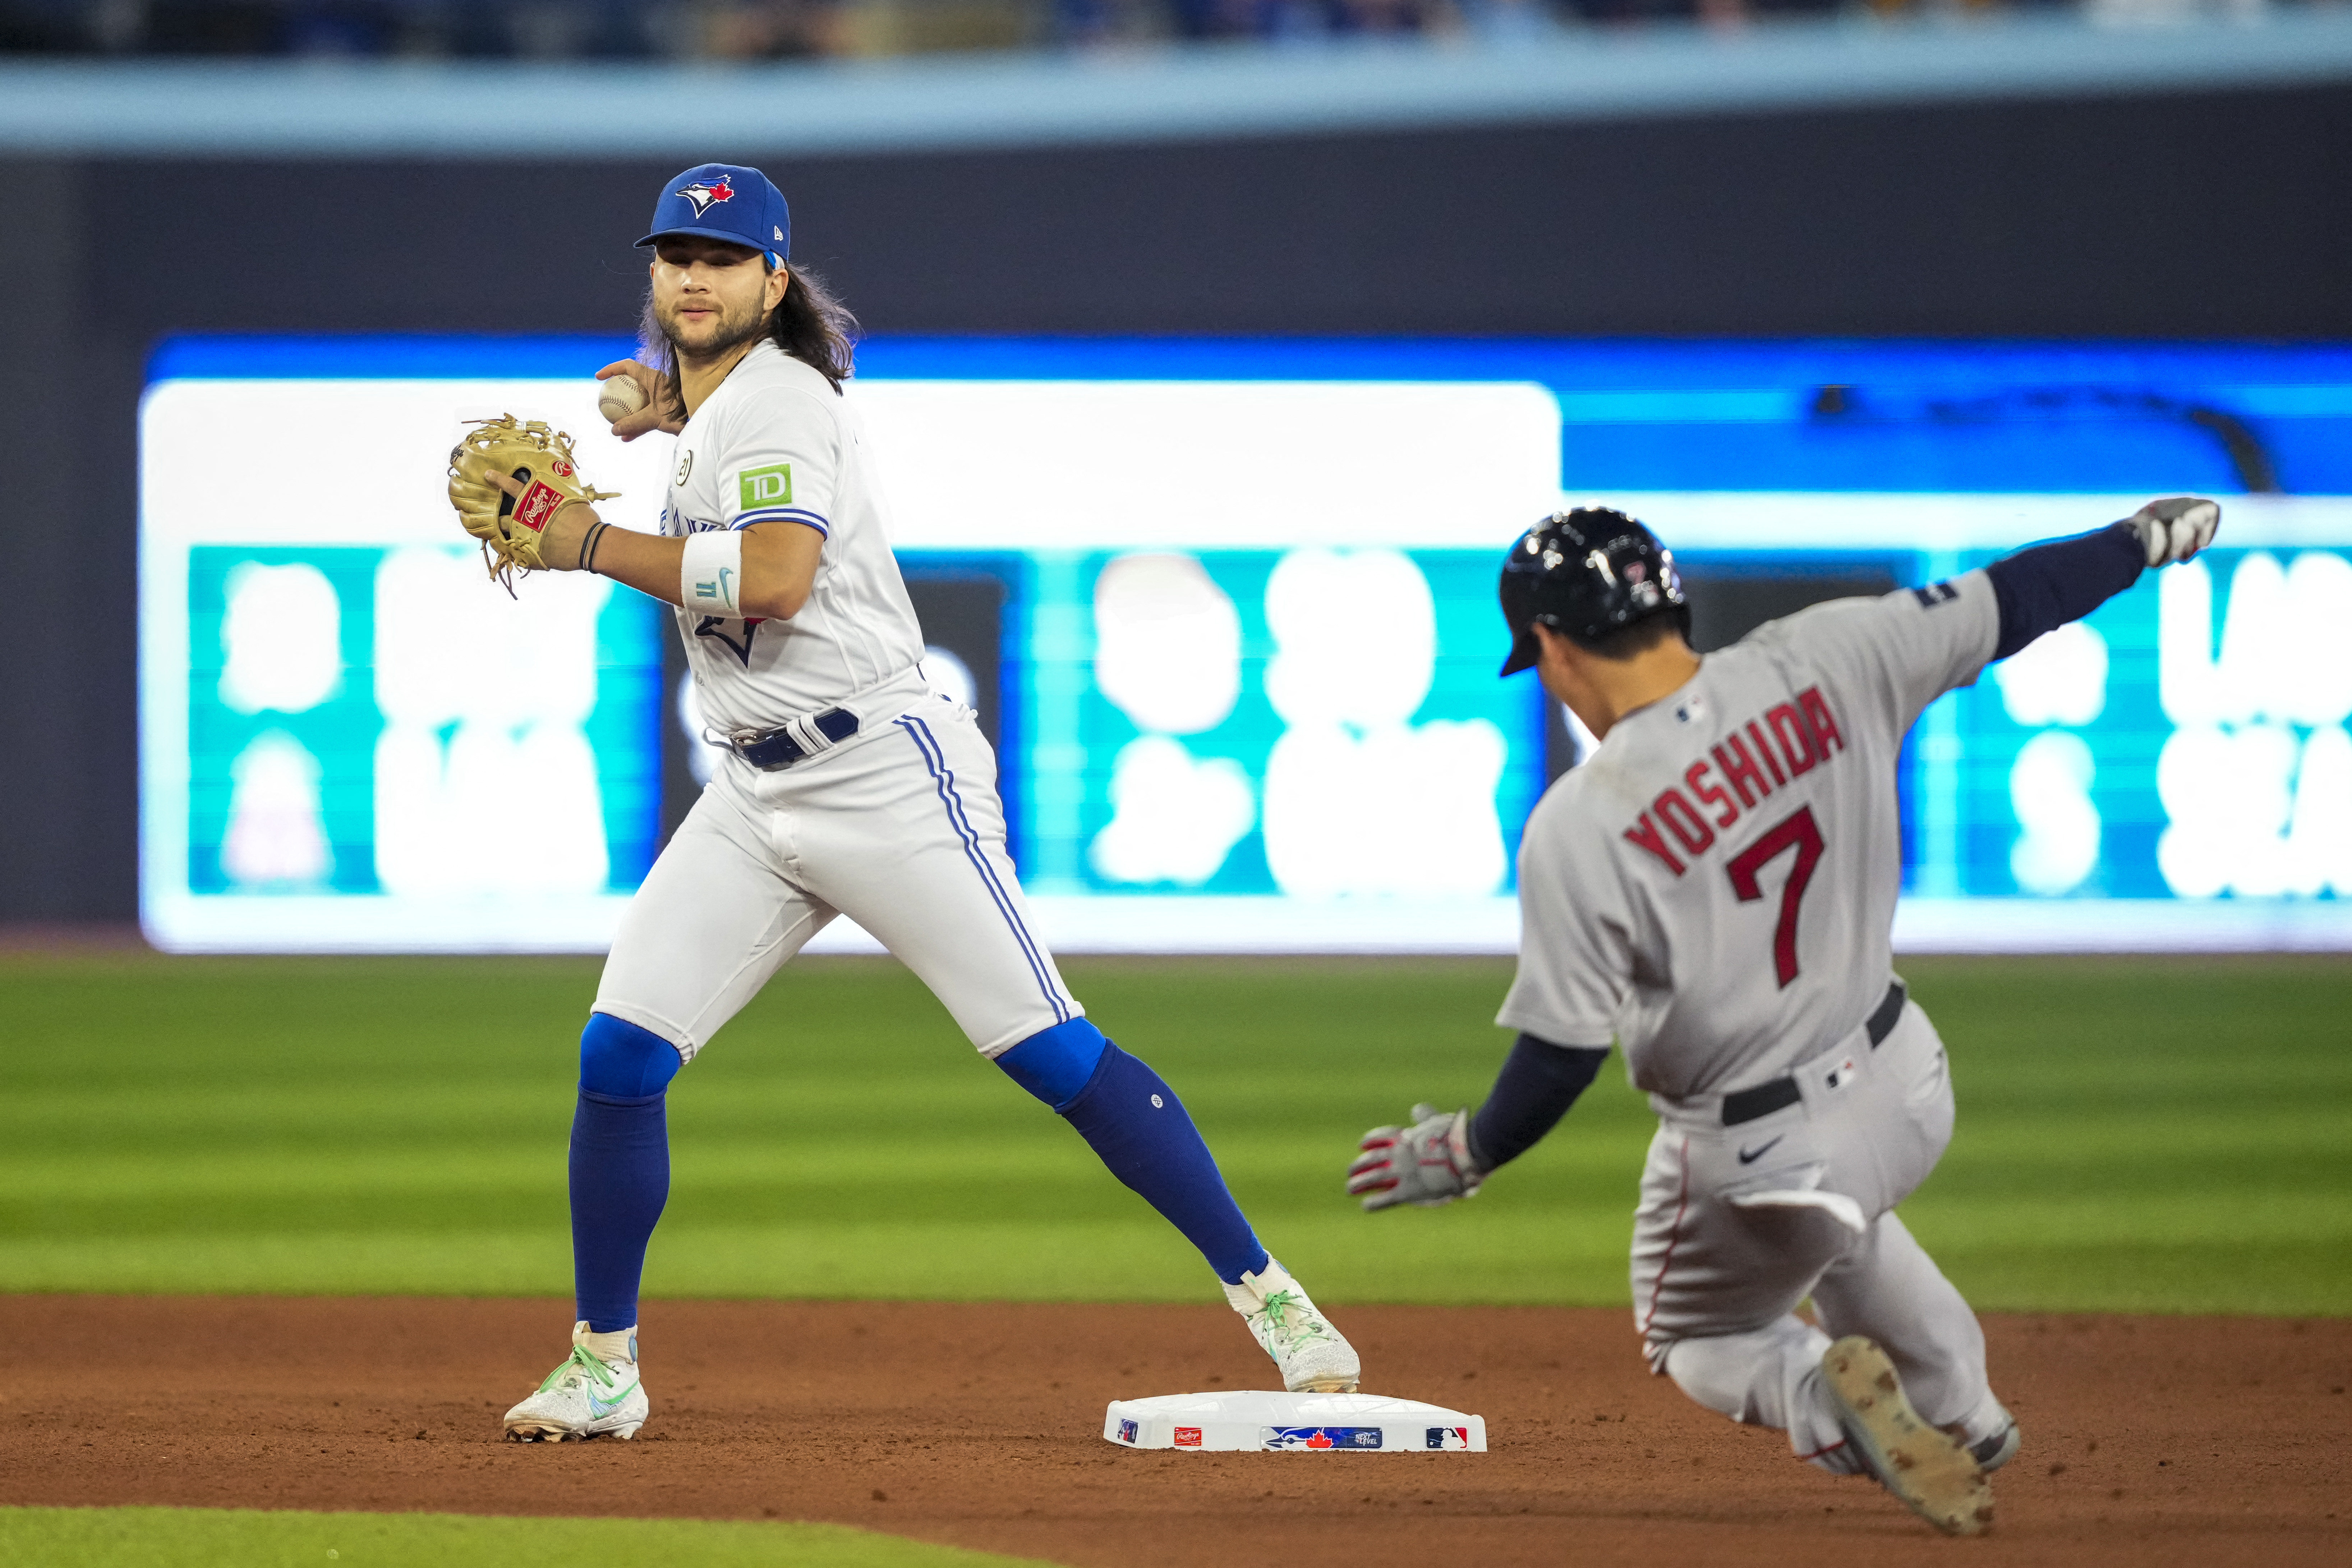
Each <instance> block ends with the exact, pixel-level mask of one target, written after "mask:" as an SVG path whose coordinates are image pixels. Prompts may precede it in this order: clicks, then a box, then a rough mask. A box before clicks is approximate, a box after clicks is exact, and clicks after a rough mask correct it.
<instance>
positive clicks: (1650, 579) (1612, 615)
mask: <svg viewBox="0 0 2352 1568" xmlns="http://www.w3.org/2000/svg"><path fill="white" fill-rule="evenodd" d="M1502 594H1503V618H1504V619H1505V620H1507V621H1508V622H1509V623H1510V625H1511V657H1510V658H1508V659H1506V660H1505V661H1504V663H1503V673H1504V674H1505V675H1514V674H1517V672H1518V671H1520V670H1522V669H1525V668H1528V667H1529V666H1530V665H1532V664H1534V663H1535V661H1536V654H1537V652H1538V645H1537V642H1536V634H1535V628H1536V626H1538V624H1541V625H1543V626H1549V627H1551V629H1552V630H1554V631H1556V632H1561V633H1565V634H1566V635H1567V636H1569V637H1574V638H1575V639H1576V640H1577V641H1579V642H1587V643H1590V642H1598V641H1600V640H1601V638H1602V637H1607V636H1608V635H1609V634H1610V633H1612V632H1619V631H1623V630H1624V629H1625V628H1626V627H1627V626H1632V625H1633V624H1634V623H1635V622H1637V621H1645V620H1647V619H1649V618H1650V617H1651V616H1655V615H1663V614H1665V613H1667V612H1669V611H1671V612H1673V613H1674V614H1675V615H1676V616H1680V617H1681V618H1682V627H1683V635H1684V636H1685V637H1688V636H1689V635H1690V603H1689V601H1688V600H1687V599H1686V598H1685V596H1684V595H1683V580H1682V577H1681V576H1680V574H1677V573H1676V572H1675V556H1674V552H1672V551H1670V550H1668V549H1667V548H1666V547H1665V546H1664V545H1663V544H1661V543H1659V542H1658V536H1657V535H1656V534H1654V533H1652V532H1651V531H1649V530H1648V529H1647V528H1644V527H1643V525H1642V524H1641V523H1640V522H1639V521H1635V520H1634V519H1633V518H1631V517H1628V516H1626V515H1625V514H1624V513H1623V512H1622V511H1618V510H1615V509H1614V508H1612V507H1605V506H1580V507H1578V508H1576V509H1574V510H1570V511H1556V512H1554V513H1552V514H1551V515H1550V516H1549V517H1548V518H1546V519H1544V520H1543V521H1541V522H1539V523H1538V524H1536V525H1535V526H1534V527H1533V528H1531V529H1529V530H1528V531H1526V532H1525V533H1522V534H1521V535H1519V537H1518V540H1517V542H1515V543H1514V544H1513V545H1512V546H1511V552H1510V553H1509V554H1508V555H1507V556H1505V557H1504V558H1503V588H1502Z"/></svg>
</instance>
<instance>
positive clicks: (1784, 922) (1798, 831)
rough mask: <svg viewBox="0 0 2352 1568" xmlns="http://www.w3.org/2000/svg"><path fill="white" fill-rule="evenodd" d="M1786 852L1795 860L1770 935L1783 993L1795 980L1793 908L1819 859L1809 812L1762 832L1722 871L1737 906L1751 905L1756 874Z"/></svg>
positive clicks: (1818, 839) (1759, 893) (1818, 836)
mask: <svg viewBox="0 0 2352 1568" xmlns="http://www.w3.org/2000/svg"><path fill="white" fill-rule="evenodd" d="M1790 849H1793V850H1795V851H1796V852H1797V858H1796V861H1795V863H1794V864H1792V865H1791V866H1790V868H1789V879H1788V880H1787V881H1786V882H1783V883H1782V884H1781V885H1780V924H1779V925H1778V926H1776V927H1775V928H1774V929H1773V931H1772V970H1773V973H1776V974H1778V975H1779V976H1780V984H1781V986H1782V988H1784V989H1785V988H1786V987H1787V985H1788V984H1789V982H1790V981H1791V980H1794V979H1795V978H1796V977H1797V906H1798V904H1800V903H1801V902H1802V901H1803V900H1804V897H1805V884H1806V883H1808V882H1810V881H1811V880H1812V879H1813V868H1814V867H1815V866H1817V865H1819V864H1820V863H1821V858H1822V830H1821V827H1820V826H1819V825H1818V824H1816V823H1815V822H1814V821H1813V808H1812V807H1811V806H1810V805H1803V806H1799V807H1798V808H1797V809H1796V810H1795V811H1793V812H1791V813H1790V814H1789V815H1788V816H1784V817H1782V818H1781V819H1780V821H1778V822H1776V823H1774V824H1773V825H1772V826H1769V827H1768V828H1766V829H1765V830H1764V831H1763V833H1762V834H1760V835H1759V837H1757V840H1756V842H1755V843H1753V844H1750V845H1749V846H1748V847H1747V848H1745V849H1742V850H1741V851H1740V852H1739V853H1738V854H1737V855H1735V856H1733V857H1732V858H1731V859H1730V861H1729V862H1728V863H1727V864H1726V866H1725V867H1724V869H1725V870H1727V871H1728V872H1730V873H1731V890H1732V891H1733V892H1735V893H1737V894H1738V895H1739V901H1740V902H1741V903H1743V904H1745V903H1751V902H1753V901H1754V900H1758V899H1760V898H1762V897H1763V896H1764V889H1763V887H1762V886H1761V885H1760V884H1759V882H1758V880H1757V873H1759V872H1760V871H1762V870H1763V869H1764V868H1765V867H1766V866H1767V865H1768V864H1769V863H1770V862H1771V861H1772V860H1773V859H1774V858H1777V857H1779V856H1780V854H1782V853H1783V852H1784V851H1787V850H1790Z"/></svg>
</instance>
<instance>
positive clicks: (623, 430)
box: [596, 359, 686, 441]
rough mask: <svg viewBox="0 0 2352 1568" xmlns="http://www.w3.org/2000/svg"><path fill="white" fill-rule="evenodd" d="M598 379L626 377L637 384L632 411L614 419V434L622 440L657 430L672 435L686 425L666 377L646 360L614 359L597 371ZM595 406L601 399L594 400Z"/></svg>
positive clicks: (681, 410)
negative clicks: (638, 397)
mask: <svg viewBox="0 0 2352 1568" xmlns="http://www.w3.org/2000/svg"><path fill="white" fill-rule="evenodd" d="M596 379H597V380H598V381H613V380H627V381H630V382H634V383H635V384H636V388H637V391H638V392H639V393H640V394H642V397H641V398H640V399H639V401H638V403H637V406H636V409H635V412H633V413H628V414H625V415H623V416H621V417H620V418H618V419H615V420H614V421H613V434H614V435H615V436H618V437H620V438H621V439H622V440H624V441H634V440H635V439H636V438H637V437H640V436H650V435H652V434H653V433H654V432H655V431H656V430H659V431H662V432H663V433H665V434H667V435H671V436H675V435H677V433H678V432H679V431H681V430H683V429H685V428H686V412H685V410H683V409H681V408H679V407H678V406H677V400H676V398H675V397H674V396H673V395H671V392H670V386H669V378H668V377H667V376H665V375H664V374H662V373H661V372H659V371H657V370H656V369H655V368H654V367H653V366H651V365H649V364H644V363H639V362H638V361H636V360H633V359H616V360H614V362H613V363H611V364H608V365H606V366H605V367H604V369H602V370H600V371H598V372H597V373H596ZM597 407H598V408H599V409H600V410H601V409H602V408H603V407H604V399H603V398H599V399H598V400H597Z"/></svg>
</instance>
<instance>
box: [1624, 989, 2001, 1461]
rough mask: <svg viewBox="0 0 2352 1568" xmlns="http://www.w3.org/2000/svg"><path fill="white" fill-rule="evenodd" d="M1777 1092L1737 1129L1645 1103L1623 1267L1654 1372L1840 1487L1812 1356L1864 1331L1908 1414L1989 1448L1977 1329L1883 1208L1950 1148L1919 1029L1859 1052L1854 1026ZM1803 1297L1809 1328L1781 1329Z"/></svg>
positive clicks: (1691, 1103) (1993, 1423)
mask: <svg viewBox="0 0 2352 1568" xmlns="http://www.w3.org/2000/svg"><path fill="white" fill-rule="evenodd" d="M1793 1076H1794V1077H1795V1079H1796V1080H1797V1087H1798V1090H1799V1093H1800V1094H1801V1099H1800V1100H1798V1101H1797V1103H1795V1104H1793V1105H1790V1106H1784V1107H1783V1108H1781V1109H1780V1110H1776V1111H1773V1112H1771V1113H1770V1114H1769V1115H1766V1116H1760V1117H1758V1118H1757V1119H1756V1120H1754V1121H1748V1122H1743V1123H1741V1124H1740V1125H1738V1126H1737V1127H1726V1126H1724V1125H1723V1119H1722V1100H1721V1099H1720V1097H1717V1096H1703V1097H1699V1098H1696V1099H1693V1100H1664V1099H1662V1098H1660V1097H1657V1096H1653V1097H1652V1100H1651V1103H1652V1104H1653V1106H1654V1107H1655V1108H1656V1110H1658V1113H1659V1122H1658V1132H1657V1136H1656V1137H1655V1138H1654V1139H1653V1140H1652V1141H1651V1144H1650V1158H1649V1163H1648V1165H1647V1167H1646V1168H1645V1169H1644V1170H1643V1174H1642V1201H1641V1206H1640V1208H1639V1209H1638V1210H1637V1211H1636V1213H1635V1215H1634V1222H1633V1315H1634V1321H1635V1322H1636V1324H1637V1325H1638V1327H1639V1328H1640V1331H1641V1333H1642V1337H1643V1342H1644V1345H1645V1348H1646V1349H1647V1351H1648V1352H1649V1356H1650V1366H1651V1370H1652V1371H1654V1372H1663V1373H1666V1374H1667V1375H1668V1376H1670V1377H1672V1378H1673V1379H1674V1380H1675V1383H1676V1384H1678V1385H1679V1386H1680V1387H1681V1388H1682V1390H1683V1392H1684V1393H1685V1394H1689V1395H1690V1396H1691V1397H1692V1398H1693V1399H1696V1401H1698V1402H1699V1403H1700V1404H1701V1405H1706V1407H1707V1408H1709V1409H1710V1410H1717V1411H1720V1412H1722V1413H1723V1414H1724V1415H1728V1416H1730V1417H1731V1418H1732V1419H1733V1420H1735V1421H1741V1422H1746V1423H1748V1424H1750V1425H1753V1426H1778V1427H1781V1428H1783V1429H1785V1430H1786V1431H1787V1432H1788V1434H1789V1445H1790V1448H1791V1449H1792V1450H1793V1451H1794V1452H1795V1453H1796V1455H1797V1456H1798V1457H1799V1458H1803V1459H1810V1460H1811V1461H1812V1462H1814V1463H1815V1464H1818V1465H1820V1466H1822V1468H1826V1469H1832V1470H1839V1471H1851V1470H1853V1469H1856V1468H1859V1463H1858V1461H1857V1460H1856V1459H1855V1458H1854V1457H1853V1456H1852V1455H1851V1454H1850V1453H1848V1452H1847V1450H1846V1448H1845V1437H1844V1434H1843V1432H1842V1431H1841V1430H1840V1428H1839V1426H1838V1421H1837V1416H1836V1415H1835V1414H1834V1412H1833V1410H1832V1406H1831V1405H1830V1403H1829V1400H1828V1397H1827V1395H1826V1394H1825V1392H1824V1391H1823V1388H1822V1373H1821V1360H1822V1352H1825V1351H1827V1350H1828V1349H1829V1347H1830V1343H1831V1342H1832V1340H1836V1339H1842V1338H1843V1337H1844V1336H1845V1335H1848V1334H1866V1335H1868V1336H1869V1337H1870V1338H1872V1339H1873V1340H1875V1341H1876V1342H1878V1343H1879V1345H1880V1346H1881V1347H1883V1348H1884V1349H1885V1351H1886V1352H1887V1354H1888V1355H1889V1356H1890V1357H1891V1358H1893V1360H1894V1363H1895V1370H1896V1372H1897V1373H1900V1374H1901V1376H1902V1378H1903V1384H1904V1389H1905V1392H1906V1394H1909V1396H1910V1398H1911V1402H1912V1404H1913V1405H1914V1406H1915V1407H1916V1409H1917V1410H1918V1412H1919V1414H1920V1415H1922V1416H1924V1417H1925V1418H1926V1419H1927V1420H1929V1421H1931V1422H1933V1423H1935V1424H1936V1425H1937V1426H1950V1425H1952V1424H1955V1423H1958V1425H1959V1426H1960V1427H1961V1428H1962V1430H1963V1431H1964V1432H1965V1434H1966V1436H1967V1438H1968V1440H1969V1442H1971V1443H1974V1442H1978V1441H1980V1440H1981V1439H1983V1438H1985V1437H1988V1436H1991V1434H1992V1433H1993V1431H1994V1430H1995V1429H1996V1428H1997V1427H1998V1426H2000V1424H2001V1421H2002V1412H2001V1407H2000V1402H1999V1401H1997V1400H1996V1399H1995V1398H1994V1397H1993V1393H1992V1387H1991V1384H1990V1382H1989V1381H1988V1380H1987V1378H1986V1374H1985V1342H1984V1331H1983V1330H1982V1329H1981V1328H1980V1327H1979V1325H1978V1323H1977V1319H1976V1314H1975V1313H1974V1312H1973V1311H1971V1310H1969V1304H1968V1302H1967V1301H1966V1300H1963V1299H1962V1298H1961V1296H1960V1293H1959V1291H1958V1290H1957V1289H1954V1288H1953V1286H1952V1283H1951V1281H1950V1280H1948V1279H1945V1278H1944V1276H1943V1273H1942V1271H1941V1270H1940V1269H1938V1268H1937V1267H1936V1265H1935V1261H1934V1260H1933V1259H1932V1258H1929V1257H1928V1256H1927V1252H1926V1251H1925V1250H1924V1249H1923V1248H1921V1247H1920V1246H1919V1244H1918V1243H1917V1242H1916V1241H1915V1240H1914V1239H1912V1236H1911V1233H1910V1232H1909V1231H1908V1230H1907V1229H1906V1228H1905V1227H1904V1225H1903V1222H1902V1221H1901V1220H1900V1219H1898V1218H1896V1217H1895V1212H1894V1211H1895V1205H1896V1204H1898V1203H1900V1202H1902V1201H1903V1200H1904V1199H1905V1198H1906V1197H1908V1196H1909V1195H1910V1194H1911V1192H1912V1191H1913V1189H1915V1188H1916V1187H1917V1186H1918V1185H1919V1184H1920V1183H1921V1182H1923V1181H1925V1180H1926V1179H1927V1173H1929V1172H1930V1171H1932V1170H1934V1169H1935V1167H1936V1162H1937V1160H1938V1159H1940V1158H1941V1157H1942V1155H1943V1152H1944V1149H1945V1146H1946V1145H1947V1144H1948V1143H1949V1142H1951V1139H1952V1112H1953V1106H1952V1082H1951V1077H1950V1074H1949V1072H1948V1069H1947V1067H1946V1063H1945V1059H1944V1045H1943V1041H1942V1040H1941V1039H1939V1038H1938V1037H1937V1034H1936V1028H1935V1026H1934V1025H1933V1024H1931V1023H1929V1022H1928V1020H1927V1014H1926V1013H1924V1012H1922V1011H1921V1010H1920V1009H1919V1007H1918V1005H1916V1004H1911V1005H1906V1007H1905V1008H1904V1010H1903V1016H1902V1018H1901V1019H1900V1021H1898V1022H1897V1023H1896V1025H1895V1028H1894V1031H1893V1032H1892V1033H1891V1034H1889V1035H1888V1036H1887V1037H1886V1038H1885V1041H1883V1042H1882V1043H1881V1044H1880V1045H1879V1047H1878V1048H1877V1049H1876V1050H1873V1049H1871V1047H1870V1040H1869V1037H1868V1036H1867V1035H1865V1034H1864V1032H1863V1031H1861V1030H1859V1029H1857V1030H1855V1031H1854V1033H1853V1035H1852V1036H1850V1037H1848V1038H1846V1039H1845V1040H1843V1041H1841V1042H1840V1043H1839V1044H1838V1046H1837V1047H1835V1048H1834V1049H1832V1051H1830V1052H1829V1053H1828V1054H1827V1055H1826V1056H1822V1057H1817V1058H1813V1059H1812V1060H1811V1061H1810V1062H1807V1063H1806V1064H1804V1065H1803V1066H1801V1067H1800V1068H1797V1069H1796V1071H1795V1073H1794V1075H1793ZM1809 1295H1810V1296H1811V1298H1812V1300H1813V1309H1814V1312H1815V1314H1816V1315H1817V1316H1818V1318H1819V1319H1820V1325H1819V1327H1815V1326H1814V1325H1812V1324H1810V1323H1807V1322H1805V1321H1803V1320H1801V1319H1800V1318H1798V1317H1797V1316H1796V1315H1795V1310H1796V1307H1797V1305H1798V1303H1799V1302H1801V1301H1802V1300H1804V1299H1805V1298H1806V1297H1807V1296H1809Z"/></svg>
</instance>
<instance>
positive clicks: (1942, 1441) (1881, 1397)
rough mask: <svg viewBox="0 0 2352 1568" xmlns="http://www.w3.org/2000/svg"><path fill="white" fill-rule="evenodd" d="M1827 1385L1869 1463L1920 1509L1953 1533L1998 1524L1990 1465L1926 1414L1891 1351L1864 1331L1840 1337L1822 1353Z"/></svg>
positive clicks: (1888, 1484) (1898, 1493) (1848, 1437)
mask: <svg viewBox="0 0 2352 1568" xmlns="http://www.w3.org/2000/svg"><path fill="white" fill-rule="evenodd" d="M1822 1386H1823V1387H1824V1388H1826V1389H1827V1390H1828V1391H1829V1396H1830V1403H1831V1405H1832V1406H1833V1407H1834V1408H1835V1409H1836V1411H1837V1413H1838V1425H1839V1426H1842V1427H1843V1428H1844V1429H1845V1436H1846V1441H1848V1442H1849V1443H1852V1444H1853V1448H1854V1452H1855V1453H1857V1454H1859V1455H1860V1456H1861V1457H1862V1461H1863V1464H1864V1467H1865V1468H1867V1469H1868V1470H1869V1471H1870V1473H1871V1474H1872V1475H1874V1476H1875V1477H1877V1478H1878V1482H1879V1484H1880V1485H1881V1486H1883V1487H1885V1489H1887V1490H1888V1491H1890V1492H1893V1493H1894V1494H1895V1496H1896V1497H1897V1498H1899V1499H1901V1500H1903V1502H1904V1504H1905V1505H1906V1506H1907V1507H1908V1508H1909V1509H1910V1510H1911V1511H1912V1512H1913V1513H1916V1514H1917V1515H1918V1516H1919V1517H1920V1518H1921V1519H1924V1520H1926V1521H1927V1522H1928V1523H1929V1524H1932V1525H1934V1526H1935V1527H1936V1528H1937V1530H1940V1531H1943V1532H1944V1533H1945V1534H1947V1535H1976V1534H1979V1533H1980V1532H1981V1531H1984V1530H1986V1529H1987V1528H1989V1527H1990V1525H1991V1523H1992V1488H1991V1487H1990V1485H1988V1484H1987V1483H1986V1481H1985V1474H1984V1468H1983V1466H1981V1465H1980V1464H1979V1462H1978V1460H1977V1457H1976V1455H1975V1454H1973V1453H1971V1452H1970V1451H1969V1446H1968V1445H1967V1444H1965V1443H1963V1442H1961V1441H1960V1439H1958V1437H1955V1436H1952V1435H1951V1434H1950V1433H1949V1432H1946V1431H1944V1430H1942V1429H1941V1428H1939V1427H1936V1426H1929V1425H1927V1422H1925V1421H1924V1420H1922V1419H1920V1416H1919V1413H1918V1412H1917V1411H1916V1410H1914V1409H1913V1408H1912V1407H1911V1401H1910V1399H1909V1397H1908V1396H1907V1395H1906V1394H1904V1392H1903V1380H1902V1379H1901V1378H1899V1377H1897V1376H1895V1363H1893V1362H1892V1361H1890V1360H1888V1359H1887V1355H1886V1352H1885V1351H1883V1350H1881V1349H1879V1348H1878V1346H1877V1345H1876V1344H1874V1343H1873V1342H1871V1341H1869V1340H1866V1339H1864V1338H1863V1337H1862V1336H1861V1335H1859V1334H1852V1335H1849V1336H1847V1337H1846V1338H1844V1339H1842V1340H1840V1341H1838V1342H1837V1343H1835V1344H1833V1345H1832V1346H1830V1348H1829V1349H1828V1350H1827V1351H1826V1352H1823V1353H1822ZM2011 1430H2012V1431H2013V1430H2014V1428H2013V1427H2012V1428H2011ZM1996 1447H1999V1445H1996ZM2011 1452H2012V1453H2013V1452H2015V1448H2014V1447H2013V1446H2011ZM2008 1457H2009V1456H2008V1455H2007V1454H2002V1455H2000V1460H2002V1461H2005V1460H2006V1459H2007V1458H2008Z"/></svg>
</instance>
